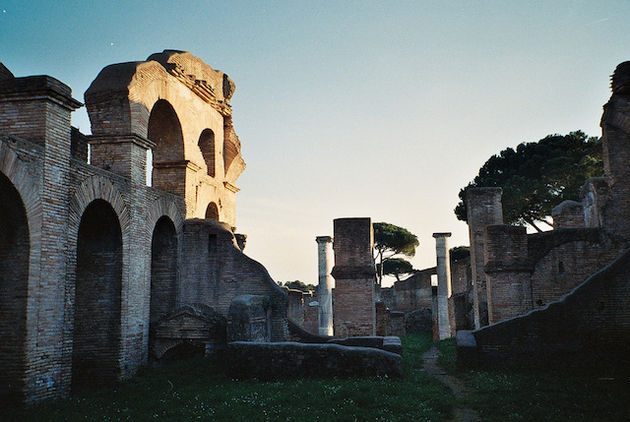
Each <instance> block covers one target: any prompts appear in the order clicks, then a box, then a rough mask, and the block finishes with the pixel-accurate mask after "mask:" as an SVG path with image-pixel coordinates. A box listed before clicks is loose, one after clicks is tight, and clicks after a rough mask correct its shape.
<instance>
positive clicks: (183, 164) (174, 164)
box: [153, 160, 201, 171]
mask: <svg viewBox="0 0 630 422" xmlns="http://www.w3.org/2000/svg"><path fill="white" fill-rule="evenodd" d="M153 167H155V168H158V169H165V168H186V169H190V170H193V171H199V170H201V167H199V166H198V165H197V164H195V163H193V162H192V161H190V160H180V161H161V162H158V163H156V162H153Z"/></svg>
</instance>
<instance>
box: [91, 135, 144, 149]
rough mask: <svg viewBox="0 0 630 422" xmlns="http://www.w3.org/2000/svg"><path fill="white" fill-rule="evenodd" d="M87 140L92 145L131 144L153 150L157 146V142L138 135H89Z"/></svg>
mask: <svg viewBox="0 0 630 422" xmlns="http://www.w3.org/2000/svg"><path fill="white" fill-rule="evenodd" d="M87 138H88V143H89V144H90V145H102V144H125V143H128V142H130V143H132V144H135V145H138V146H139V147H141V148H144V149H153V148H155V146H156V145H155V142H153V141H151V140H150V139H147V138H145V137H144V136H140V135H138V134H137V133H130V134H128V135H88V137H87Z"/></svg>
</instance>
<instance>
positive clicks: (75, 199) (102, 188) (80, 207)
mask: <svg viewBox="0 0 630 422" xmlns="http://www.w3.org/2000/svg"><path fill="white" fill-rule="evenodd" d="M96 199H102V200H104V201H105V202H108V203H109V205H111V207H112V208H113V209H114V211H115V212H116V215H117V216H118V221H119V222H120V230H121V231H122V236H123V244H128V243H129V238H128V236H129V231H130V230H129V229H130V227H129V225H130V223H131V215H130V213H129V210H128V209H127V206H126V204H125V200H124V199H123V197H122V195H121V194H120V192H119V191H118V189H116V187H115V186H114V185H113V184H112V182H110V181H109V180H108V179H106V178H104V177H101V176H92V177H90V178H88V179H86V180H84V181H83V183H81V185H79V187H78V188H77V189H76V190H75V191H74V194H73V195H72V198H71V199H70V207H69V215H68V229H69V233H68V234H69V236H70V238H71V239H72V238H76V236H77V235H78V233H79V224H80V223H81V217H82V216H83V212H84V211H85V209H86V208H87V207H88V205H90V203H91V202H92V201H94V200H96Z"/></svg>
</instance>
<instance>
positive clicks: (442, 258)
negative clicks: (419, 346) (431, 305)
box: [433, 233, 452, 340]
mask: <svg viewBox="0 0 630 422" xmlns="http://www.w3.org/2000/svg"><path fill="white" fill-rule="evenodd" d="M433 237H434V238H435V254H436V256H437V276H438V289H437V317H438V330H439V336H440V340H444V339H445V338H449V337H451V336H452V334H451V324H450V322H449V316H448V298H449V297H450V296H451V294H452V288H451V264H450V258H449V254H448V238H449V237H451V234H450V233H433Z"/></svg>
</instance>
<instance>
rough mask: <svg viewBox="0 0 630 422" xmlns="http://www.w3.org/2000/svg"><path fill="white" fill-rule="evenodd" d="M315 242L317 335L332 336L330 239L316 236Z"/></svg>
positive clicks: (331, 255) (332, 282) (331, 258)
mask: <svg viewBox="0 0 630 422" xmlns="http://www.w3.org/2000/svg"><path fill="white" fill-rule="evenodd" d="M315 241H316V242H317V268H318V271H317V272H318V275H319V278H318V279H319V285H318V287H317V292H318V298H317V300H318V302H319V317H318V319H319V335H320V336H332V335H333V307H332V288H333V284H334V279H333V276H332V275H331V274H330V273H331V272H332V268H333V250H332V237H330V236H318V237H316V238H315Z"/></svg>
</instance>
